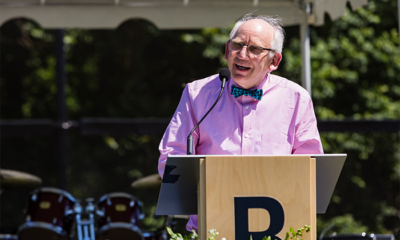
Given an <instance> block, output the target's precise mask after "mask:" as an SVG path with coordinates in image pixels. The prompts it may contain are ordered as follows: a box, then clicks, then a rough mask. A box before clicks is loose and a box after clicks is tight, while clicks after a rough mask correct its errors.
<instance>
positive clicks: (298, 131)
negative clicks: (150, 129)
mask: <svg viewBox="0 0 400 240" xmlns="http://www.w3.org/2000/svg"><path fill="white" fill-rule="evenodd" d="M232 84H234V82H233V80H232V79H230V80H229V81H228V83H227V84H226V85H227V86H226V89H224V92H223V93H222V96H221V99H220V100H219V102H218V103H217V105H216V106H215V107H214V109H213V110H212V111H211V112H210V114H209V115H208V116H207V117H206V118H205V119H204V121H203V122H202V123H201V124H200V126H199V127H198V128H197V130H196V131H194V133H193V143H194V147H193V152H194V154H199V155H207V154H212V155H264V154H309V153H312V154H322V153H323V149H322V145H321V139H320V136H319V132H318V129H317V121H316V118H315V113H314V108H313V104H312V101H311V98H310V95H309V93H308V92H307V91H306V90H305V89H304V88H302V87H301V86H299V85H298V84H296V83H294V82H292V81H289V80H287V79H285V78H282V77H279V76H276V75H272V74H267V75H266V77H265V79H264V80H263V82H261V83H260V85H258V86H257V88H258V89H263V97H262V99H261V101H258V100H256V99H254V98H252V97H250V96H240V97H238V98H235V97H234V96H233V95H231V93H230V91H231V86H232ZM220 87H221V81H220V79H219V77H218V75H213V76H210V77H208V78H205V79H202V80H198V81H194V82H192V83H189V84H187V85H186V88H185V89H184V91H183V94H182V98H181V100H180V103H179V105H178V108H177V109H176V111H175V114H174V116H173V117H172V119H171V122H170V124H169V125H168V127H167V130H166V131H165V133H164V136H163V138H162V140H161V143H160V146H159V150H160V154H161V155H160V158H159V160H158V172H159V173H160V176H163V174H164V168H165V163H166V159H167V157H168V155H186V141H187V136H188V134H189V133H190V131H191V130H192V128H193V127H194V125H195V124H197V122H198V121H199V120H200V119H201V118H202V117H203V116H204V114H205V113H206V112H207V111H208V110H209V109H210V107H211V106H212V104H213V103H214V102H215V100H216V99H217V97H218V94H219V92H220ZM187 229H188V230H189V231H191V230H192V229H194V230H196V231H197V216H196V215H192V216H191V217H190V220H189V222H188V224H187Z"/></svg>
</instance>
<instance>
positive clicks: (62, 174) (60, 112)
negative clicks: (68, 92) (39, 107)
mask: <svg viewBox="0 0 400 240" xmlns="http://www.w3.org/2000/svg"><path fill="white" fill-rule="evenodd" d="M64 33H65V30H64V29H57V30H56V48H57V49H56V53H57V63H56V74H57V124H58V128H57V159H58V174H57V175H58V185H59V187H60V188H61V189H66V188H67V174H66V172H67V171H66V168H67V158H66V155H67V132H66V131H67V130H66V128H63V123H64V122H66V120H67V106H66V96H65V84H66V75H65V53H64Z"/></svg>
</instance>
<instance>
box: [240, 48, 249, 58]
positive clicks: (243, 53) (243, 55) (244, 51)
mask: <svg viewBox="0 0 400 240" xmlns="http://www.w3.org/2000/svg"><path fill="white" fill-rule="evenodd" d="M238 58H240V59H245V58H248V52H247V46H243V47H242V49H241V50H240V52H239V54H238Z"/></svg>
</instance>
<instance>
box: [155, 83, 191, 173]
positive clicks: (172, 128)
mask: <svg viewBox="0 0 400 240" xmlns="http://www.w3.org/2000/svg"><path fill="white" fill-rule="evenodd" d="M196 122H197V119H196V117H195V116H194V114H193V111H192V102H191V99H190V97H189V87H188V85H186V87H185V89H184V90H183V93H182V97H181V100H180V102H179V105H178V107H177V109H176V111H175V113H174V116H173V117H172V119H171V121H170V123H169V125H168V127H167V130H166V131H165V133H164V136H163V138H162V139H161V142H160V145H159V150H160V158H159V159H158V173H159V174H160V176H161V177H163V175H164V169H165V163H166V161H167V157H168V155H185V154H186V144H187V136H188V135H189V133H190V131H191V130H192V128H193V127H194V125H195V124H196ZM197 140H198V131H197V130H196V131H195V132H194V133H193V143H194V144H196V143H197ZM195 152H196V148H195V147H194V149H193V154H195Z"/></svg>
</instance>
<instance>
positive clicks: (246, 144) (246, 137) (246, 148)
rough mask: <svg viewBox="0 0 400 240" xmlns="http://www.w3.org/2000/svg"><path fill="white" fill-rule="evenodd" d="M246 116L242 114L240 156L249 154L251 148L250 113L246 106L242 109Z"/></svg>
mask: <svg viewBox="0 0 400 240" xmlns="http://www.w3.org/2000/svg"><path fill="white" fill-rule="evenodd" d="M244 108H245V109H246V110H245V112H246V114H243V117H244V119H243V135H242V141H243V143H242V154H245V155H246V154H250V146H251V134H250V131H251V113H250V112H249V110H250V107H249V106H248V105H247V106H245V107H244Z"/></svg>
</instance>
